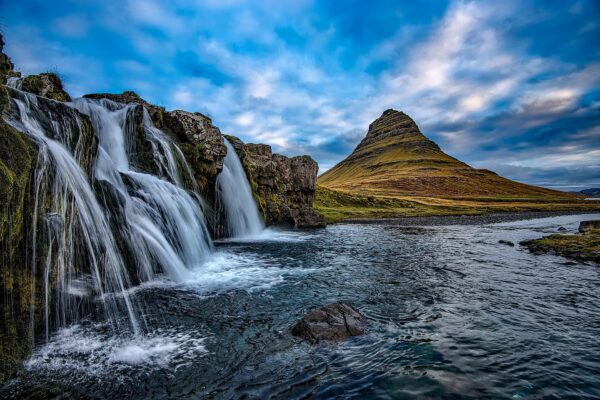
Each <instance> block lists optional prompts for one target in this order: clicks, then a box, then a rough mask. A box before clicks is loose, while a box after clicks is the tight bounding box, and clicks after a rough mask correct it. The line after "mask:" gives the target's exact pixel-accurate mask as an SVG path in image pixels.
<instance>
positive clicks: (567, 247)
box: [521, 229, 600, 264]
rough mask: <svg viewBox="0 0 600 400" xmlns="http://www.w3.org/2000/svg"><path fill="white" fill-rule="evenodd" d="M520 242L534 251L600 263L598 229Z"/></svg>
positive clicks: (599, 233)
mask: <svg viewBox="0 0 600 400" xmlns="http://www.w3.org/2000/svg"><path fill="white" fill-rule="evenodd" d="M521 244H523V245H524V246H526V247H527V248H528V249H529V250H531V251H532V252H535V253H552V254H557V255H560V256H563V257H566V258H571V259H575V260H578V261H592V262H595V263H596V264H600V229H592V230H590V231H588V232H585V233H579V234H575V235H559V234H554V235H550V236H545V237H543V238H541V239H536V240H529V241H526V242H522V243H521Z"/></svg>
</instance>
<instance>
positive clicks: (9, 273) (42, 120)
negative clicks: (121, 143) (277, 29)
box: [0, 88, 98, 380]
mask: <svg viewBox="0 0 600 400" xmlns="http://www.w3.org/2000/svg"><path fill="white" fill-rule="evenodd" d="M6 91H7V93H8V94H9V95H10V97H14V98H15V99H17V98H18V99H19V100H21V101H23V102H27V101H29V102H33V101H34V100H35V103H36V107H35V108H33V109H32V110H31V112H32V113H33V114H34V116H35V119H36V120H37V121H38V123H39V128H40V129H41V130H42V131H43V132H44V134H45V135H46V136H47V137H49V138H53V139H55V140H57V141H59V142H61V143H62V144H63V145H64V146H65V147H67V148H69V149H70V151H71V153H72V154H73V155H74V156H75V158H76V160H77V161H78V162H79V164H80V166H81V167H82V169H83V170H84V171H85V172H86V173H87V175H88V176H91V175H92V173H93V167H94V165H95V161H96V156H97V152H98V138H97V136H96V134H95V132H94V129H93V127H92V124H91V122H90V120H89V118H88V117H87V116H85V115H83V114H81V113H80V112H78V111H77V110H75V109H73V108H71V107H68V106H67V105H65V104H63V103H61V102H57V101H52V100H49V99H46V98H42V97H36V98H35V99H32V95H31V94H26V93H23V92H21V91H17V90H14V89H10V88H7V89H6ZM17 113H18V110H17V109H16V106H15V105H14V104H12V105H9V107H6V109H5V110H4V113H3V116H4V117H5V118H6V117H8V118H13V119H17V118H18V117H17V115H18V114H17ZM38 153H39V149H38V144H37V143H36V142H34V141H33V139H31V138H30V136H28V135H26V134H24V133H22V132H19V131H17V130H16V129H14V128H13V127H11V126H10V125H8V124H7V123H5V122H4V121H0V254H2V257H0V296H1V298H2V299H4V300H3V301H2V303H1V304H0V312H1V313H2V318H1V322H0V360H1V361H0V380H2V379H4V378H6V377H7V376H8V375H9V374H14V373H17V372H18V371H19V366H20V362H21V360H22V359H23V358H24V357H26V356H27V355H28V354H29V352H30V351H31V348H30V347H31V343H33V341H34V339H36V340H38V339H41V338H40V336H39V335H40V334H42V333H43V331H44V318H43V313H44V307H43V302H44V299H43V282H44V276H43V271H42V268H36V269H34V268H33V266H34V265H35V266H39V265H43V264H44V263H45V260H46V258H45V257H46V254H47V249H48V238H47V229H45V227H47V225H46V224H47V220H44V219H43V218H39V219H38V222H37V223H38V225H37V226H33V215H34V214H35V207H36V206H35V204H36V203H37V210H38V215H40V216H42V215H46V214H47V213H49V212H52V211H53V210H54V208H53V204H54V200H55V199H53V198H52V196H50V195H49V194H48V193H49V191H48V190H46V189H47V188H46V186H45V185H46V184H51V180H52V175H53V171H52V170H51V169H50V170H47V173H48V176H47V179H44V180H43V181H44V184H42V186H41V190H40V196H39V198H38V199H37V200H35V197H34V193H35V190H36V189H35V185H34V183H33V182H34V176H35V173H36V172H35V171H36V166H37V163H38ZM34 231H35V232H37V235H36V236H35V237H36V242H35V246H36V248H37V250H36V259H32V254H33V251H32V249H33V245H34V243H33V242H32V238H33V237H34V235H33V232H34ZM53 265H55V264H54V263H53ZM82 265H85V263H82ZM56 276H57V272H56V270H55V269H52V270H51V271H50V274H49V280H50V286H51V287H54V285H55V283H56ZM52 293H54V290H52ZM50 304H53V297H51V299H50ZM50 308H51V309H53V307H50ZM32 310H33V312H32ZM50 321H54V319H53V318H52V315H51V316H50Z"/></svg>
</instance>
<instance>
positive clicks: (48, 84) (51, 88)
mask: <svg viewBox="0 0 600 400" xmlns="http://www.w3.org/2000/svg"><path fill="white" fill-rule="evenodd" d="M21 89H23V91H25V92H29V93H33V94H35V95H38V96H41V97H46V98H48V99H52V100H57V101H71V96H69V94H68V93H67V92H66V91H65V90H64V89H63V84H62V81H61V80H60V77H59V76H58V75H57V74H55V73H52V72H46V73H43V74H37V75H28V76H26V77H25V78H23V83H22V86H21Z"/></svg>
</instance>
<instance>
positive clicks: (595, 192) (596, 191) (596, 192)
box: [579, 188, 600, 197]
mask: <svg viewBox="0 0 600 400" xmlns="http://www.w3.org/2000/svg"><path fill="white" fill-rule="evenodd" d="M579 193H581V194H585V195H586V196H590V197H600V188H590V189H584V190H582V191H581V192H579Z"/></svg>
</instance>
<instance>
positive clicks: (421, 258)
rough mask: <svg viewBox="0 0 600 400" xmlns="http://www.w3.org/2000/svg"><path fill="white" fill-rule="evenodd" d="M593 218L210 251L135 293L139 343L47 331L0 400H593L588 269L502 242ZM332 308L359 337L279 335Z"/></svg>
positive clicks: (596, 271) (303, 239)
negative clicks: (346, 312) (141, 327)
mask: <svg viewBox="0 0 600 400" xmlns="http://www.w3.org/2000/svg"><path fill="white" fill-rule="evenodd" d="M599 217H600V216H599V215H587V216H566V217H556V218H546V219H538V220H529V221H520V222H512V223H503V224H495V225H485V226H435V227H422V228H419V227H410V228H403V227H399V226H392V225H390V226H377V225H336V226H331V227H328V228H327V229H323V230H317V231H312V232H285V231H271V232H269V233H267V234H265V235H263V236H262V237H260V238H257V239H255V240H248V241H245V242H221V243H218V244H217V250H218V252H217V255H216V256H215V257H214V259H213V260H212V261H211V262H209V263H208V264H206V265H204V266H203V267H201V268H199V269H198V270H197V271H194V275H193V278H192V279H190V280H189V281H188V282H186V283H184V284H175V283H172V282H170V281H169V280H167V279H166V278H165V279H163V280H160V279H159V280H157V281H155V282H152V283H149V284H144V286H142V287H139V288H136V289H135V290H132V291H131V296H135V297H136V298H137V299H138V300H139V301H140V302H141V303H142V304H144V309H145V310H146V311H145V315H144V319H145V322H146V324H147V326H148V327H149V328H148V333H146V334H145V335H143V336H141V337H118V336H115V335H114V333H113V332H112V331H111V330H110V328H109V327H108V326H105V325H102V324H100V323H95V322H93V321H89V322H84V323H82V324H80V325H76V326H73V327H70V328H68V329H64V330H62V331H60V332H57V333H56V334H55V335H54V336H53V338H52V340H51V341H50V343H48V344H47V345H42V346H39V347H38V348H36V351H35V354H34V355H33V356H32V358H31V359H30V360H28V361H27V363H26V372H25V375H24V376H23V377H21V378H19V379H18V380H14V381H11V382H9V383H7V384H6V385H5V386H4V387H3V388H2V389H1V390H0V397H29V398H44V397H48V396H52V395H58V394H63V395H64V396H65V397H67V398H78V397H80V398H87V397H93V398H139V399H147V398H215V399H231V398H282V399H295V398H298V399H299V398H356V399H367V398H381V399H392V398H393V399H399V398H474V399H475V398H477V399H479V398H498V399H504V398H524V399H525V398H536V399H537V398H590V399H592V398H600V374H599V373H598V371H600V346H599V345H598V339H599V338H600V308H599V307H598V304H600V268H598V267H597V266H594V265H587V264H581V263H575V262H570V261H568V260H566V259H563V258H561V257H556V256H552V255H542V256H534V255H532V254H530V253H529V252H528V251H526V250H525V249H523V248H521V247H520V246H519V245H518V244H517V245H516V246H515V247H509V246H505V245H501V244H498V240H501V239H503V240H510V241H513V242H515V243H518V242H519V241H521V240H525V239H530V238H536V237H540V236H542V235H544V234H549V233H553V232H556V231H557V229H558V227H559V226H563V227H565V228H567V229H568V230H569V231H571V232H575V231H576V228H577V226H578V222H579V221H580V220H584V219H592V218H596V219H597V218H599ZM337 300H343V301H347V302H349V303H351V304H353V305H354V306H355V307H357V308H358V309H360V310H361V311H362V312H363V313H364V314H365V315H366V316H367V318H368V320H369V330H368V332H367V334H366V335H364V336H361V337H355V338H352V339H351V340H348V341H346V342H343V343H338V344H321V345H317V346H311V345H309V344H307V343H303V342H300V341H298V340H296V339H295V338H293V337H291V336H290V334H289V327H290V325H292V324H293V323H294V321H296V320H297V319H298V318H299V317H301V316H302V314H303V313H305V312H306V311H308V310H309V309H311V308H313V307H318V306H320V305H324V304H326V303H329V302H333V301H337Z"/></svg>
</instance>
